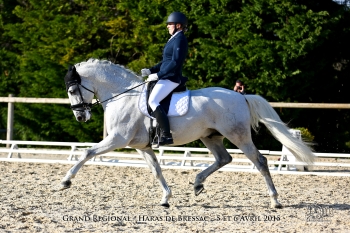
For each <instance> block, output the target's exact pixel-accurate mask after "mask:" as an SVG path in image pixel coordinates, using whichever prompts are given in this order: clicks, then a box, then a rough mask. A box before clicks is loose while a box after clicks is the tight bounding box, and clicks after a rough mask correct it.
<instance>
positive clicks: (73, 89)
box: [64, 66, 94, 122]
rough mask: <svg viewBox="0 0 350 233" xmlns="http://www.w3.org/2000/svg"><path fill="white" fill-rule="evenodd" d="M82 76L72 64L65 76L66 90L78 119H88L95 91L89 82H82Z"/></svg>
mask: <svg viewBox="0 0 350 233" xmlns="http://www.w3.org/2000/svg"><path fill="white" fill-rule="evenodd" d="M81 81H82V80H81V77H80V75H79V74H78V72H77V71H76V69H75V66H70V67H69V68H68V72H67V74H66V76H65V77H64V82H65V84H66V91H67V93H68V97H69V100H70V103H71V106H70V107H71V109H72V110H73V113H74V116H75V118H76V119H77V121H84V122H85V121H88V120H89V119H90V118H91V109H90V108H91V106H92V99H93V98H94V92H93V91H92V90H91V89H92V87H90V86H89V84H88V82H86V84H85V83H84V86H83V85H82V84H81Z"/></svg>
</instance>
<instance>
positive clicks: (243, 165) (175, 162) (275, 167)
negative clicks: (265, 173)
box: [0, 140, 350, 176]
mask: <svg viewBox="0 0 350 233" xmlns="http://www.w3.org/2000/svg"><path fill="white" fill-rule="evenodd" d="M0 144H10V145H11V148H4V147H0V153H7V158H0V161H7V162H38V163H61V164H75V163H76V161H77V160H78V158H77V156H78V155H82V154H83V149H86V148H87V147H91V146H94V145H95V144H96V143H88V142H86V143H81V142H42V141H12V140H0ZM19 145H31V146H36V148H29V149H28V148H19ZM37 146H55V147H69V148H70V150H69V149H63V150H62V149H47V148H37ZM125 149H130V150H132V148H130V147H126V148H125ZM157 150H158V155H157V158H158V161H159V162H160V164H161V167H163V168H173V169H205V168H207V167H208V166H210V164H211V162H214V161H215V159H214V158H213V157H212V156H210V155H209V153H210V151H209V150H208V149H207V148H191V147H160V148H158V149H157ZM227 151H228V152H229V153H230V154H241V153H242V151H241V150H239V149H228V150H227ZM165 152H167V153H166V154H165ZM174 152H183V154H182V155H181V154H175V153H174ZM199 153H202V154H199ZM203 153H206V154H203ZM260 153H261V154H263V155H271V156H275V157H274V158H273V159H272V160H271V159H269V160H268V164H269V168H270V172H271V173H283V174H298V175H332V176H350V172H346V171H345V172H339V171H334V172H333V171H332V172H312V171H311V172H302V171H296V170H295V169H294V170H293V169H291V166H293V165H299V166H300V165H301V166H306V164H305V163H302V162H291V161H288V160H285V158H286V156H285V155H284V154H283V153H282V151H269V150H260ZM14 154H17V157H18V158H14ZM21 154H40V155H67V157H68V158H67V159H59V160H58V159H55V158H54V157H55V156H53V157H51V158H50V157H49V156H48V158H45V159H33V158H30V159H28V158H21ZM315 155H316V156H317V157H328V158H349V159H350V154H338V153H315ZM56 157H57V156H56ZM97 157H98V158H99V160H96V158H93V159H91V161H89V162H88V163H87V164H95V165H108V166H135V167H147V164H146V163H145V161H144V160H143V157H142V156H141V155H139V154H130V153H127V152H109V153H106V154H103V155H100V156H97ZM278 159H280V160H279V161H278ZM314 166H322V167H344V168H348V167H350V160H349V162H344V163H343V162H329V163H328V162H327V163H326V162H315V164H314ZM220 170H222V171H243V172H258V171H257V169H256V168H255V167H254V165H253V164H252V163H251V161H250V160H249V159H245V158H233V159H232V162H231V163H230V164H228V165H226V166H225V167H223V168H221V169H220ZM349 170H350V169H349Z"/></svg>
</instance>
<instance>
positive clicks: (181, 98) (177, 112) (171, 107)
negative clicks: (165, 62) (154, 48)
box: [139, 78, 190, 147]
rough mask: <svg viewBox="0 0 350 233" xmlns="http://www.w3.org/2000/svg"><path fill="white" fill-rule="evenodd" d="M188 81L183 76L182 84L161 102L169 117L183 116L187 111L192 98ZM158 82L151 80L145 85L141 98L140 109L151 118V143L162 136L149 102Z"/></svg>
mask: <svg viewBox="0 0 350 233" xmlns="http://www.w3.org/2000/svg"><path fill="white" fill-rule="evenodd" d="M186 81H187V78H183V80H181V84H180V85H179V86H178V87H176V88H175V89H174V90H173V91H172V92H171V93H170V94H169V95H168V96H167V97H165V98H164V99H163V100H162V101H161V102H160V105H161V106H162V108H163V109H164V111H165V112H166V113H167V115H168V117H174V116H183V115H185V114H186V113H187V111H188V107H189V100H190V91H189V90H187V87H186ZM156 83H157V81H151V82H149V83H148V84H147V85H145V86H144V87H143V90H142V92H141V95H140V98H139V109H140V111H141V112H142V113H143V114H144V115H145V116H147V117H149V118H150V129H149V138H150V142H149V144H150V145H151V144H152V142H153V141H155V142H157V140H159V139H160V137H161V135H160V134H161V130H160V127H159V125H158V123H157V124H153V123H154V122H156V121H155V118H154V117H153V116H152V113H153V111H152V109H151V107H150V106H149V104H148V99H149V96H150V94H151V92H152V90H153V88H154V86H155V85H156ZM158 147H159V145H158Z"/></svg>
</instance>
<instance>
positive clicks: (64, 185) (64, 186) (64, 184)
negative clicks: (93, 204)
mask: <svg viewBox="0 0 350 233" xmlns="http://www.w3.org/2000/svg"><path fill="white" fill-rule="evenodd" d="M71 185H72V181H70V180H66V181H62V183H61V188H60V190H65V189H68V188H70V186H71Z"/></svg>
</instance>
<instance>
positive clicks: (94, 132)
mask: <svg viewBox="0 0 350 233" xmlns="http://www.w3.org/2000/svg"><path fill="white" fill-rule="evenodd" d="M173 11H181V12H183V13H185V14H186V15H187V16H188V19H189V22H190V23H189V31H188V32H187V33H186V35H187V38H188V41H189V54H188V57H187V60H186V63H185V67H184V74H185V75H186V76H188V77H189V79H190V81H189V82H188V86H189V88H190V89H197V88H201V87H207V86H221V87H225V88H228V89H232V87H233V85H234V83H235V81H236V80H237V79H241V80H243V81H244V82H245V84H246V87H247V89H248V93H251V94H259V95H261V96H263V97H264V98H266V99H267V100H268V101H271V102H274V101H278V102H315V103H349V102H350V97H349V95H348V93H347V92H346V91H347V90H349V84H348V83H349V82H346V79H348V77H349V74H350V69H349V60H350V43H349V41H350V11H349V9H348V8H346V7H345V6H340V5H338V4H336V3H334V2H333V1H331V0H326V1H313V0H311V1H301V0H294V1H292V0H290V1H288V0H249V1H245V0H192V1H180V0H173V1H169V0H156V1H154V0H153V1H151V0H139V1H134V0H119V1H111V0H100V1H95V0H88V1H82V0H74V1H63V0H57V1H46V0H18V1H10V0H0V45H1V47H0V56H1V59H0V96H7V95H8V94H9V93H13V94H15V96H18V97H20V96H21V97H41V98H43V97H52V98H64V97H66V93H65V89H64V82H63V77H64V75H65V73H66V69H67V67H68V65H69V64H74V63H78V62H81V61H83V60H86V59H88V58H90V57H95V58H100V59H108V60H111V61H113V62H114V63H118V64H122V65H126V66H127V67H128V68H130V69H132V70H134V71H135V72H139V70H140V69H141V68H144V67H150V66H152V65H154V64H155V63H157V62H159V60H160V59H161V54H162V48H163V46H164V43H165V42H166V41H167V39H168V38H169V35H168V33H167V30H166V27H165V20H166V18H167V16H168V15H169V14H170V13H171V12H173ZM276 110H277V111H278V113H279V114H280V116H281V118H282V120H284V121H285V122H289V126H290V127H302V128H305V129H307V132H309V133H310V134H312V135H313V136H314V141H315V142H316V143H317V145H316V146H315V149H316V150H317V151H322V152H328V151H329V152H349V151H350V146H349V145H350V135H349V128H348V127H347V126H348V125H349V121H350V119H349V117H350V113H349V110H322V109H286V108H284V109H276ZM0 114H1V119H0V129H5V128H6V118H7V106H6V104H1V105H0ZM93 114H94V117H93V119H92V120H91V121H89V122H88V123H85V124H83V123H78V122H76V121H75V119H74V117H73V114H72V112H71V111H70V110H69V108H68V106H63V105H53V104H52V105H50V104H45V105H44V104H37V105H36V104H16V105H15V130H16V131H15V139H20V140H48V141H92V142H98V141H100V140H101V139H102V122H103V117H102V116H103V111H102V109H101V108H99V109H97V108H96V109H94V112H93ZM253 140H254V142H255V144H256V145H257V147H258V148H262V149H270V150H280V149H281V145H280V144H279V143H278V142H276V140H274V139H273V138H272V136H270V134H269V133H268V132H267V131H266V129H265V128H264V127H261V129H260V131H259V134H257V135H255V134H254V135H253ZM225 143H226V144H227V146H228V147H231V148H232V147H234V146H233V145H231V144H230V143H229V142H228V141H225ZM198 145H200V143H199V142H194V143H192V144H191V146H198Z"/></svg>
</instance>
